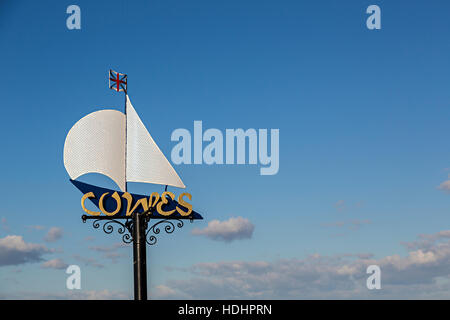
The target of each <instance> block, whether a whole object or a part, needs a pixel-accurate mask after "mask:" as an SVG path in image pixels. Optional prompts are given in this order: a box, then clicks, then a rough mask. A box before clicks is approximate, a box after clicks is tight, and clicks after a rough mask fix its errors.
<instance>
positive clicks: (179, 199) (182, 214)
mask: <svg viewBox="0 0 450 320" xmlns="http://www.w3.org/2000/svg"><path fill="white" fill-rule="evenodd" d="M184 196H186V197H188V198H189V200H191V201H192V195H191V194H190V193H187V192H185V193H182V194H180V196H179V197H178V203H179V204H181V205H182V206H183V207H185V208H187V209H188V211H187V212H186V211H183V210H181V208H179V207H178V206H177V208H176V209H177V211H178V213H179V214H180V215H181V216H183V217H186V216H188V215H190V214H191V212H192V204H190V203H188V202H186V201H184V200H183V197H184Z"/></svg>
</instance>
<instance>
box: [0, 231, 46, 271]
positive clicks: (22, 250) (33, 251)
mask: <svg viewBox="0 0 450 320" xmlns="http://www.w3.org/2000/svg"><path fill="white" fill-rule="evenodd" d="M50 252H52V251H51V250H50V249H48V248H47V247H45V246H44V245H41V244H35V243H26V242H25V241H24V240H23V238H22V236H17V235H9V236H6V237H4V238H0V266H8V265H18V264H22V263H27V262H38V261H42V260H43V259H42V255H44V254H46V253H50Z"/></svg>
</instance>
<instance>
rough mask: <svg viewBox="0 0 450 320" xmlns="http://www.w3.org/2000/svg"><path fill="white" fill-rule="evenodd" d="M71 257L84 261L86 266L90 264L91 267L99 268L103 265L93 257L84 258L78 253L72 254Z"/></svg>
mask: <svg viewBox="0 0 450 320" xmlns="http://www.w3.org/2000/svg"><path fill="white" fill-rule="evenodd" d="M73 257H74V258H75V259H76V260H78V261H80V262H82V263H84V264H85V265H86V266H91V267H95V268H100V269H101V268H104V267H105V266H104V265H103V264H101V263H99V262H98V261H97V260H96V259H94V258H86V257H82V256H80V255H78V254H75V255H73Z"/></svg>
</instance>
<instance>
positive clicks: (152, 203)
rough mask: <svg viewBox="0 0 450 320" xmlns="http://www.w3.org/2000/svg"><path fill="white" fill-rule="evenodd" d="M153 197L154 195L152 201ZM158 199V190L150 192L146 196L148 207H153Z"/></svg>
mask: <svg viewBox="0 0 450 320" xmlns="http://www.w3.org/2000/svg"><path fill="white" fill-rule="evenodd" d="M153 197H155V201H153ZM158 201H159V193H158V192H152V194H151V195H150V198H148V207H149V208H153V207H154V206H155V205H156V204H157V203H158Z"/></svg>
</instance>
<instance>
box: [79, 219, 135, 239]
mask: <svg viewBox="0 0 450 320" xmlns="http://www.w3.org/2000/svg"><path fill="white" fill-rule="evenodd" d="M81 219H82V220H83V223H86V220H88V219H95V218H93V217H92V218H91V217H87V216H85V215H83V216H82V217H81ZM101 222H104V223H103V227H102V229H103V232H105V233H107V234H111V233H113V232H114V224H117V225H118V226H117V232H118V233H119V234H121V235H122V241H123V242H124V243H131V242H133V237H132V234H133V229H132V228H133V222H132V220H131V219H127V221H126V222H125V223H122V222H120V221H117V220H115V219H112V218H99V219H95V220H94V222H93V223H92V226H93V227H94V229H99V228H100V223H101Z"/></svg>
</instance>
